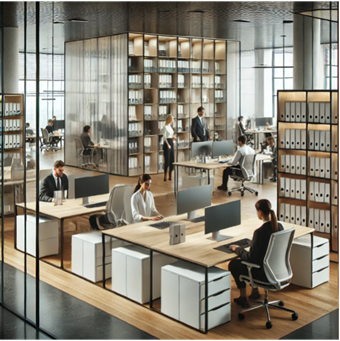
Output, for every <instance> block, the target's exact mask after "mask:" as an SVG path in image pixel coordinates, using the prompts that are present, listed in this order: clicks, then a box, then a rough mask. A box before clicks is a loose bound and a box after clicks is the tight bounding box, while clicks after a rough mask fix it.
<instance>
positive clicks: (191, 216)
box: [187, 211, 195, 220]
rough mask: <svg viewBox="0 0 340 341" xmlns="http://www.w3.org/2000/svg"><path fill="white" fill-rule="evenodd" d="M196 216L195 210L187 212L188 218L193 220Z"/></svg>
mask: <svg viewBox="0 0 340 341" xmlns="http://www.w3.org/2000/svg"><path fill="white" fill-rule="evenodd" d="M194 218H195V211H190V212H188V213H187V219H188V220H192V219H194Z"/></svg>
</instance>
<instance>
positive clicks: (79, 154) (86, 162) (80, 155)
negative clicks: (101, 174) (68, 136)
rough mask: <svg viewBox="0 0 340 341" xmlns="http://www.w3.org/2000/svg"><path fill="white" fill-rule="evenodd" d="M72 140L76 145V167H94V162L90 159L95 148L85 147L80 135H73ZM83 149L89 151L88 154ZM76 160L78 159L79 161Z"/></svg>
mask: <svg viewBox="0 0 340 341" xmlns="http://www.w3.org/2000/svg"><path fill="white" fill-rule="evenodd" d="M74 142H75V145H76V158H77V164H78V167H81V168H82V167H87V166H93V167H96V164H95V163H94V162H93V161H92V158H93V154H94V151H95V148H85V147H84V145H83V143H82V142H81V139H80V137H74ZM85 151H89V152H90V154H85ZM78 160H80V162H79V161H78Z"/></svg>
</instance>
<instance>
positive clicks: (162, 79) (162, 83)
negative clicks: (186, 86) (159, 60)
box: [159, 75, 172, 88]
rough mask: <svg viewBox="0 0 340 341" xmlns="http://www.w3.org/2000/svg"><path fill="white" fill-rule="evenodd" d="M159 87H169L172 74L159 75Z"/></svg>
mask: <svg viewBox="0 0 340 341" xmlns="http://www.w3.org/2000/svg"><path fill="white" fill-rule="evenodd" d="M159 87H160V88H171V87H172V75H159Z"/></svg>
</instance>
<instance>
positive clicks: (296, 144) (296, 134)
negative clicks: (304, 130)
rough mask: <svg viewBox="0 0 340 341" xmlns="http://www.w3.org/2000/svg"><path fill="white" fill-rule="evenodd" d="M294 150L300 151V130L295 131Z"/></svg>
mask: <svg viewBox="0 0 340 341" xmlns="http://www.w3.org/2000/svg"><path fill="white" fill-rule="evenodd" d="M295 149H301V129H295Z"/></svg>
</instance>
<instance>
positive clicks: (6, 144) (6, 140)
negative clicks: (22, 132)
mask: <svg viewBox="0 0 340 341" xmlns="http://www.w3.org/2000/svg"><path fill="white" fill-rule="evenodd" d="M8 136H9V135H5V149H8V148H9V146H8Z"/></svg>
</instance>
